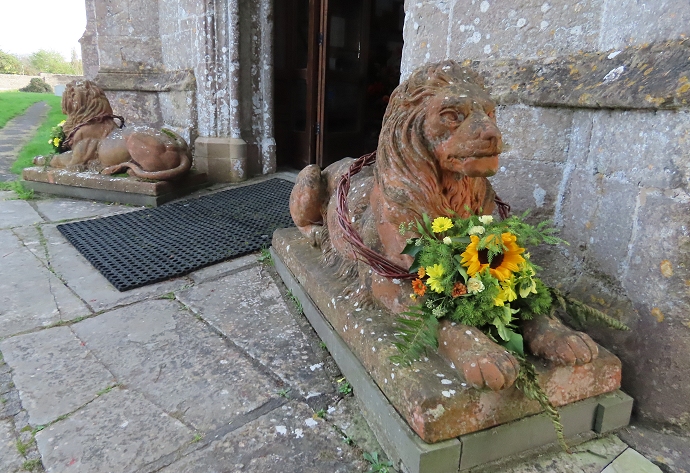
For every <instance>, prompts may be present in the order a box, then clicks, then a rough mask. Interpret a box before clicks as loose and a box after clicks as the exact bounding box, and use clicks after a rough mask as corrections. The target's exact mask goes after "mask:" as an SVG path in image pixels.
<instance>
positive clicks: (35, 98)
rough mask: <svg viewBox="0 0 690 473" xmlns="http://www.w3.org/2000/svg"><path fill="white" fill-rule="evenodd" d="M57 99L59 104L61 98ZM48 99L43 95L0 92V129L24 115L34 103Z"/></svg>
mask: <svg viewBox="0 0 690 473" xmlns="http://www.w3.org/2000/svg"><path fill="white" fill-rule="evenodd" d="M55 98H56V99H57V100H58V103H59V101H60V97H55ZM47 99H49V97H48V96H47V95H43V94H31V93H23V92H0V128H3V127H4V126H5V124H6V123H7V122H8V121H10V120H11V119H12V118H14V117H16V116H19V115H21V114H23V113H24V112H25V111H26V109H27V108H29V107H30V106H31V105H33V104H34V103H36V102H41V101H47ZM56 123H57V122H56ZM47 140H48V138H47V137H46V141H47Z"/></svg>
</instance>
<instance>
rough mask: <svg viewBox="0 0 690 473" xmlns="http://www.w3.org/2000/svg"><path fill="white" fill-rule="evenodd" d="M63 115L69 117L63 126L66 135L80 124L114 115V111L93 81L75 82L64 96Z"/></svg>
mask: <svg viewBox="0 0 690 473" xmlns="http://www.w3.org/2000/svg"><path fill="white" fill-rule="evenodd" d="M62 113H64V114H65V115H67V120H66V121H65V124H64V126H63V130H64V132H65V134H66V135H69V133H70V131H72V129H73V128H74V127H75V126H77V125H79V124H80V123H85V122H86V121H88V120H89V119H91V118H93V117H97V116H101V115H112V114H113V109H112V108H111V107H110V102H109V101H108V98H107V97H106V96H105V93H104V92H103V89H101V88H100V87H98V86H97V85H96V84H94V83H93V82H91V81H88V80H87V81H73V82H70V83H69V84H67V85H66V86H65V91H64V92H63V94H62Z"/></svg>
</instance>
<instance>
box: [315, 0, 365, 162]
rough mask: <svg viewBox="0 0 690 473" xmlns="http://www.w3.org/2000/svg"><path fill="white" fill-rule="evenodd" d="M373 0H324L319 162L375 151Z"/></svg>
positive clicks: (319, 102)
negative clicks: (368, 125)
mask: <svg viewBox="0 0 690 473" xmlns="http://www.w3.org/2000/svg"><path fill="white" fill-rule="evenodd" d="M370 15H371V0H322V8H321V15H320V16H321V18H320V20H321V24H320V28H321V35H322V36H321V38H322V40H321V44H320V51H319V70H318V74H319V79H318V86H319V90H318V99H317V100H318V101H317V104H318V105H317V140H316V162H317V163H318V164H319V165H320V166H321V167H322V168H323V167H326V166H327V165H329V164H331V163H333V162H335V161H337V160H339V159H342V158H344V157H346V156H351V157H355V158H356V157H359V156H360V155H362V154H364V153H366V152H369V151H373V150H369V149H367V146H368V145H369V144H368V143H366V139H365V137H364V136H363V133H364V125H365V116H364V114H365V95H366V87H367V84H366V81H367V64H368V55H369V22H370Z"/></svg>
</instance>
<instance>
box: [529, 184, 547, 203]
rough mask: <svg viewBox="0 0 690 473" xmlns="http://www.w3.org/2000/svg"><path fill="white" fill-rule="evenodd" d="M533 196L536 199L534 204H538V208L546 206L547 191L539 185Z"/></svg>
mask: <svg viewBox="0 0 690 473" xmlns="http://www.w3.org/2000/svg"><path fill="white" fill-rule="evenodd" d="M532 196H533V197H534V202H535V203H536V204H537V207H543V206H544V201H545V200H546V191H545V190H544V189H542V188H541V187H539V184H537V185H536V186H535V187H534V192H532Z"/></svg>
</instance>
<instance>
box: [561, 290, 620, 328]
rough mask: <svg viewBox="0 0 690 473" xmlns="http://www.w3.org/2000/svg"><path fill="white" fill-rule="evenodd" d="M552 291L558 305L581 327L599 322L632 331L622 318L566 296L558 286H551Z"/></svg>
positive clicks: (610, 326) (609, 326)
mask: <svg viewBox="0 0 690 473" xmlns="http://www.w3.org/2000/svg"><path fill="white" fill-rule="evenodd" d="M550 291H551V293H552V294H553V296H554V298H555V299H556V301H557V302H558V306H559V307H560V308H561V309H562V310H563V311H565V312H566V313H567V314H568V315H569V316H570V317H572V319H573V320H574V321H575V322H576V323H577V324H579V325H580V326H581V327H584V326H587V325H589V324H590V323H592V322H594V323H598V324H601V325H604V326H606V327H608V328H613V329H616V330H622V331H625V332H627V331H630V327H628V326H627V325H625V324H624V323H623V322H621V321H620V320H616V319H614V318H613V317H611V316H610V315H607V314H605V313H603V312H601V311H599V310H597V309H595V308H594V307H590V306H588V305H587V304H584V303H583V302H580V301H578V300H576V299H573V298H571V297H568V296H566V295H565V294H563V293H562V292H561V291H559V290H558V289H556V288H550Z"/></svg>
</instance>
